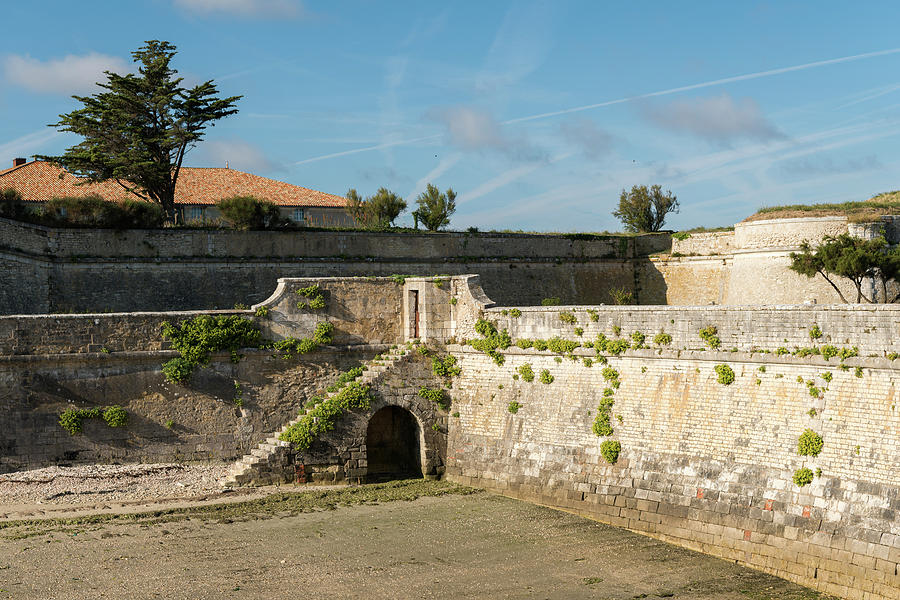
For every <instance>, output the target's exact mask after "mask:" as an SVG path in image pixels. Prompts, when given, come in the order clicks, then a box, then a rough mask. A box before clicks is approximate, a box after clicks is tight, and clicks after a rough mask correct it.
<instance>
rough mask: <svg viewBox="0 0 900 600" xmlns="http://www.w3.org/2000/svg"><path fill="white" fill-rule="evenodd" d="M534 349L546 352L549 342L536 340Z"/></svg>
mask: <svg viewBox="0 0 900 600" xmlns="http://www.w3.org/2000/svg"><path fill="white" fill-rule="evenodd" d="M534 349H535V350H540V351H544V350H546V349H547V340H534Z"/></svg>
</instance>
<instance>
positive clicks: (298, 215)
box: [291, 208, 304, 223]
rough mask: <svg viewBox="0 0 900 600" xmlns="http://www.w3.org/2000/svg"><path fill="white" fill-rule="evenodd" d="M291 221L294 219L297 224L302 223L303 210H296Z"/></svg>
mask: <svg viewBox="0 0 900 600" xmlns="http://www.w3.org/2000/svg"><path fill="white" fill-rule="evenodd" d="M291 219H293V220H294V222H295V223H302V222H303V219H304V215H303V209H302V208H295V209H294V212H293V214H292V215H291Z"/></svg>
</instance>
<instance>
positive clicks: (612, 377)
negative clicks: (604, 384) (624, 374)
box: [600, 367, 619, 381]
mask: <svg viewBox="0 0 900 600" xmlns="http://www.w3.org/2000/svg"><path fill="white" fill-rule="evenodd" d="M600 374H601V375H603V379H604V380H606V381H616V380H618V379H619V372H618V371H616V370H615V369H613V368H612V367H604V368H603V370H602V371H601V372H600Z"/></svg>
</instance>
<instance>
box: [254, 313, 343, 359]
mask: <svg viewBox="0 0 900 600" xmlns="http://www.w3.org/2000/svg"><path fill="white" fill-rule="evenodd" d="M333 333H334V325H333V324H332V323H329V322H328V321H319V323H318V324H317V325H316V329H315V331H314V332H313V337H311V338H302V339H297V338H294V337H289V338H284V339H283V340H278V341H277V342H273V343H271V344H269V347H271V348H273V349H275V350H277V351H279V352H280V353H281V358H283V359H285V360H287V359H289V358H291V357H292V356H294V355H295V354H308V353H309V352H313V351H314V350H316V349H317V348H318V347H319V346H320V345H326V344H330V343H331V342H332V341H333V337H332V336H333Z"/></svg>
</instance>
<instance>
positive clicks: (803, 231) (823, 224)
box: [734, 217, 847, 250]
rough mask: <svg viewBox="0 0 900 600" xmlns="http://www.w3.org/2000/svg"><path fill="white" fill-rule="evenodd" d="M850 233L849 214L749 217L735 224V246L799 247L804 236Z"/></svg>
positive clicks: (813, 238) (761, 247)
mask: <svg viewBox="0 0 900 600" xmlns="http://www.w3.org/2000/svg"><path fill="white" fill-rule="evenodd" d="M841 233H847V217H800V218H795V219H767V220H762V221H747V222H744V223H738V224H737V225H735V226H734V245H735V248H736V249H741V250H753V249H772V248H796V247H798V246H799V245H800V244H801V243H802V242H803V241H804V240H806V241H811V242H814V241H817V240H821V239H822V238H823V237H825V236H826V235H839V234H841Z"/></svg>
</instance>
